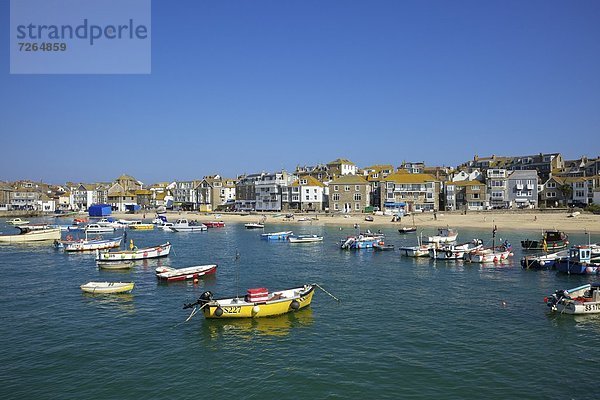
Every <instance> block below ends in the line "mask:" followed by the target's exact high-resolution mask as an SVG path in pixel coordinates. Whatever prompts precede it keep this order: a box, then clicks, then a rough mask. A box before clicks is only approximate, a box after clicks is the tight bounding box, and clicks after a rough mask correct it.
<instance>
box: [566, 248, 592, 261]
mask: <svg viewBox="0 0 600 400" xmlns="http://www.w3.org/2000/svg"><path fill="white" fill-rule="evenodd" d="M591 259H592V249H591V248H590V247H589V246H575V247H571V249H570V250H569V261H571V262H580V263H583V264H585V263H589V262H590V261H591Z"/></svg>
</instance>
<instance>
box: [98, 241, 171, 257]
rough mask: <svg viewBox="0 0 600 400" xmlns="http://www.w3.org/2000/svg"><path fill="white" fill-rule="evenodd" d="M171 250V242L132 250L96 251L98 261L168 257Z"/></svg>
mask: <svg viewBox="0 0 600 400" xmlns="http://www.w3.org/2000/svg"><path fill="white" fill-rule="evenodd" d="M170 251H171V243H169V242H167V243H165V244H162V245H160V246H155V247H148V248H144V249H137V250H130V251H113V252H109V251H104V252H100V251H96V261H123V260H146V259H149V258H159V257H166V256H168V255H169V252H170Z"/></svg>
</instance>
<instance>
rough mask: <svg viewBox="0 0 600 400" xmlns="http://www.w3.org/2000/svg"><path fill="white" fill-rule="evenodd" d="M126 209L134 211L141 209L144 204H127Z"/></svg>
mask: <svg viewBox="0 0 600 400" xmlns="http://www.w3.org/2000/svg"><path fill="white" fill-rule="evenodd" d="M125 209H126V210H127V212H130V213H134V212H136V211H139V210H141V209H142V206H140V205H137V204H126V205H125Z"/></svg>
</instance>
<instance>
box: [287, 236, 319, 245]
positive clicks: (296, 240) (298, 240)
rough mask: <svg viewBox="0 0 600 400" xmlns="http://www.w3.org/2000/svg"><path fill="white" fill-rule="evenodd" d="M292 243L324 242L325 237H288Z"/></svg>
mask: <svg viewBox="0 0 600 400" xmlns="http://www.w3.org/2000/svg"><path fill="white" fill-rule="evenodd" d="M288 241H289V242H290V243H315V242H322V241H323V236H319V235H297V236H294V235H292V236H290V237H288Z"/></svg>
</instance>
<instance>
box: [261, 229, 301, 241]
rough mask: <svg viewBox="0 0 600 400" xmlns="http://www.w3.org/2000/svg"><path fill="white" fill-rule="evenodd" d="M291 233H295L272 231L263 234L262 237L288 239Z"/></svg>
mask: <svg viewBox="0 0 600 400" xmlns="http://www.w3.org/2000/svg"><path fill="white" fill-rule="evenodd" d="M291 234H293V232H292V231H285V232H270V233H263V234H261V235H260V238H261V239H265V240H287V238H288V237H289V236H290V235H291Z"/></svg>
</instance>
